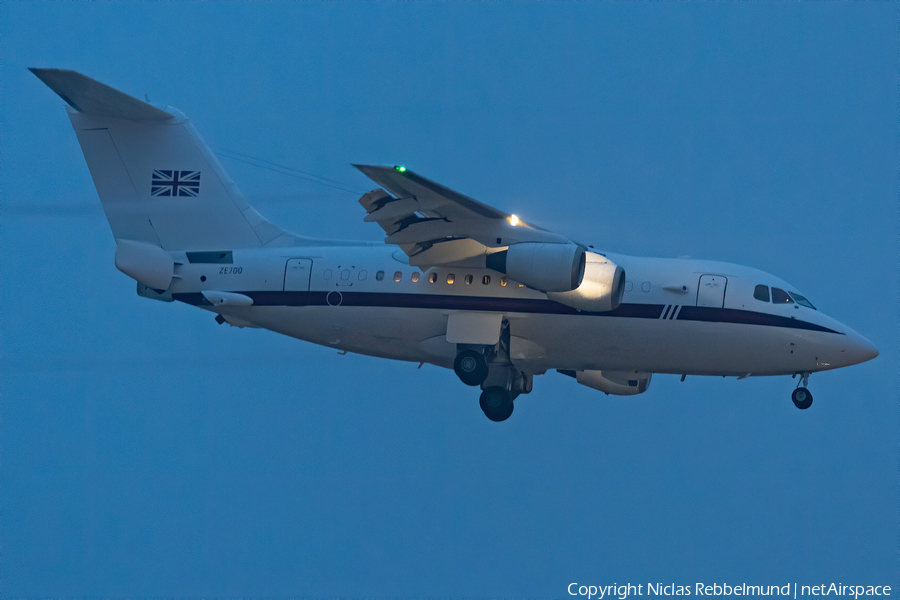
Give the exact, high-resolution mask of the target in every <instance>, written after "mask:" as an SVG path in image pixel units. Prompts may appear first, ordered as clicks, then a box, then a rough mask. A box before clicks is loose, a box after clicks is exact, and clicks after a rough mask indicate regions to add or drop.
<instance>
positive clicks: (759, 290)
mask: <svg viewBox="0 0 900 600" xmlns="http://www.w3.org/2000/svg"><path fill="white" fill-rule="evenodd" d="M753 297H754V298H756V299H757V300H762V301H763V302H768V301H769V286H767V285H758V286H756V287H755V288H753Z"/></svg>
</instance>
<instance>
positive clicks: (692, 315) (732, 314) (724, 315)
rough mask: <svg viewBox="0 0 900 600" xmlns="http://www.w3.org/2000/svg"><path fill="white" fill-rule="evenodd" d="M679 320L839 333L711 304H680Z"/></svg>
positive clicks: (788, 318)
mask: <svg viewBox="0 0 900 600" xmlns="http://www.w3.org/2000/svg"><path fill="white" fill-rule="evenodd" d="M678 320H679V321H704V322H707V323H740V324H742V325H768V326H769V327H787V328H790V329H807V330H809V331H822V332H825V333H839V334H841V335H843V332H841V331H835V330H834V329H829V328H827V327H822V326H821V325H816V324H815V323H808V322H807V321H801V320H800V319H793V318H791V317H781V316H778V315H769V314H766V313H758V312H753V311H750V310H738V309H735V308H715V307H712V306H682V307H681V312H679V313H678Z"/></svg>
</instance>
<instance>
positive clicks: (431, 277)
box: [428, 273, 437, 283]
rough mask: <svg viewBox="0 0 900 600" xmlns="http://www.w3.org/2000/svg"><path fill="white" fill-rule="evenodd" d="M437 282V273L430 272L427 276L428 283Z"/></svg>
mask: <svg viewBox="0 0 900 600" xmlns="http://www.w3.org/2000/svg"><path fill="white" fill-rule="evenodd" d="M436 282H437V273H432V274H431V275H429V276H428V283H436Z"/></svg>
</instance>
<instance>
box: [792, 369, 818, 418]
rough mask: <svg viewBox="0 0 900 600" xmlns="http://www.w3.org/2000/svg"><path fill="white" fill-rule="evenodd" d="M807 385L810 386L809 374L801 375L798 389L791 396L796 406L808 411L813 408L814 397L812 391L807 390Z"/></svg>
mask: <svg viewBox="0 0 900 600" xmlns="http://www.w3.org/2000/svg"><path fill="white" fill-rule="evenodd" d="M807 385H809V373H801V374H800V381H799V382H797V389H795V390H794V392H793V393H792V394H791V400H793V401H794V406H796V407H797V408H799V409H800V410H806V409H807V408H809V407H810V406H812V402H813V397H812V394H811V393H810V391H809V390H808V389H806V386H807Z"/></svg>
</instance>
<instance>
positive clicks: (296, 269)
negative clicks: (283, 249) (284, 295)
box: [284, 258, 312, 292]
mask: <svg viewBox="0 0 900 600" xmlns="http://www.w3.org/2000/svg"><path fill="white" fill-rule="evenodd" d="M311 272H312V259H311V258H291V259H289V260H288V261H287V266H285V268H284V291H286V292H308V291H309V277H310V273H311Z"/></svg>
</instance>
